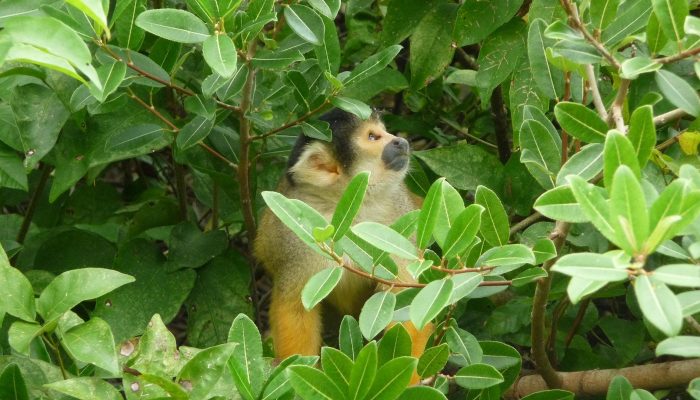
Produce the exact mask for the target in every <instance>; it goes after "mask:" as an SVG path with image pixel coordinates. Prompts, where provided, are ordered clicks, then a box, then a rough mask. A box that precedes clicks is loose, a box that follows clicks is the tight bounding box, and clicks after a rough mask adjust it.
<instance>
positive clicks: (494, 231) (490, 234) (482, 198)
mask: <svg viewBox="0 0 700 400" xmlns="http://www.w3.org/2000/svg"><path fill="white" fill-rule="evenodd" d="M474 200H475V203H476V204H478V205H480V206H482V207H484V212H483V213H482V215H481V228H480V232H481V234H482V235H483V236H484V240H486V241H487V242H488V243H489V244H490V245H492V246H502V245H504V244H506V243H508V238H509V237H510V226H509V224H508V215H507V214H506V210H505V208H503V204H502V203H501V201H500V200H499V199H498V196H497V195H496V193H494V192H493V191H492V190H491V189H489V188H487V187H485V186H479V187H477V188H476V194H475V195H474Z"/></svg>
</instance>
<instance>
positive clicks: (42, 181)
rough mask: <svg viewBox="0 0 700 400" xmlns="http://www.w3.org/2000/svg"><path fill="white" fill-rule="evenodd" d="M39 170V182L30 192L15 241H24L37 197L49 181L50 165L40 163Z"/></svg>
mask: <svg viewBox="0 0 700 400" xmlns="http://www.w3.org/2000/svg"><path fill="white" fill-rule="evenodd" d="M39 169H40V170H41V175H40V176H39V183H37V185H36V187H35V188H34V192H33V193H32V197H31V198H30V199H29V204H28V205H27V211H26V212H25V213H24V218H23V219H22V225H21V226H20V228H19V232H18V233H17V242H18V243H24V239H25V238H26V237H27V233H28V232H29V227H30V226H31V225H32V219H34V212H35V211H36V206H37V204H38V203H39V197H40V196H41V195H42V193H44V189H45V188H46V183H47V182H48V181H49V176H51V167H49V166H48V165H46V164H41V166H40V167H39Z"/></svg>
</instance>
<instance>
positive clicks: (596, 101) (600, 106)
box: [584, 64, 608, 121]
mask: <svg viewBox="0 0 700 400" xmlns="http://www.w3.org/2000/svg"><path fill="white" fill-rule="evenodd" d="M584 69H585V70H586V79H588V86H589V88H590V89H591V96H593V105H594V106H595V110H596V111H598V115H599V116H600V118H602V119H603V120H604V121H605V120H607V119H608V112H607V111H606V110H605V104H604V103H603V98H602V97H601V96H600V90H599V89H598V81H597V78H596V76H595V71H594V70H593V66H592V65H591V64H586V65H585V66H584Z"/></svg>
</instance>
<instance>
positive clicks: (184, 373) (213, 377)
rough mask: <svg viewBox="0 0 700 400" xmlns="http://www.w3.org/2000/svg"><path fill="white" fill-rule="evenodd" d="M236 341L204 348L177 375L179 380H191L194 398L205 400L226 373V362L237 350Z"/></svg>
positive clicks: (191, 395) (191, 396) (192, 396)
mask: <svg viewBox="0 0 700 400" xmlns="http://www.w3.org/2000/svg"><path fill="white" fill-rule="evenodd" d="M236 346H237V345H236V343H224V344H221V345H218V346H214V347H209V348H208V349H204V350H202V351H200V352H198V353H197V354H195V356H194V357H193V358H192V359H191V360H190V361H188V362H187V364H185V365H184V366H183V367H182V369H181V370H180V372H179V373H178V375H177V382H182V381H189V383H191V384H192V386H191V387H192V390H191V391H190V392H189V396H190V399H192V400H205V399H208V398H209V397H210V396H209V394H210V393H211V392H212V391H213V390H214V387H215V385H216V384H217V382H218V381H219V379H221V378H222V377H223V376H224V374H225V373H226V362H227V361H228V359H229V358H231V355H232V354H233V352H234V351H235V350H236Z"/></svg>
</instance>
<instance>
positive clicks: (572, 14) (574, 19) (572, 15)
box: [561, 0, 620, 69]
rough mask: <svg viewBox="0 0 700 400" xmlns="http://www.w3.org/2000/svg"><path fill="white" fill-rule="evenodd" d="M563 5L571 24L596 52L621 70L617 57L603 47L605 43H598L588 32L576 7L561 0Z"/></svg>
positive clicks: (567, 0)
mask: <svg viewBox="0 0 700 400" xmlns="http://www.w3.org/2000/svg"><path fill="white" fill-rule="evenodd" d="M561 3H562V6H563V7H564V10H565V11H566V13H567V14H568V15H569V22H570V24H571V25H572V26H573V27H574V28H576V29H577V30H578V31H579V32H581V33H582V34H583V37H584V38H585V39H586V40H587V41H588V42H589V43H590V44H592V45H593V46H594V47H595V48H596V50H598V52H599V53H600V55H602V56H603V58H605V59H606V60H607V61H608V62H609V63H610V64H611V65H612V66H614V67H615V68H616V69H620V63H619V62H618V61H617V60H616V59H615V57H613V55H612V54H610V52H609V51H608V49H607V48H605V45H603V43H601V42H600V41H598V39H596V38H595V37H594V36H593V35H592V34H591V33H590V32H588V29H586V25H584V23H583V21H581V18H580V17H579V15H578V10H577V9H576V6H575V5H573V4H571V2H570V1H569V0H561Z"/></svg>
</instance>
